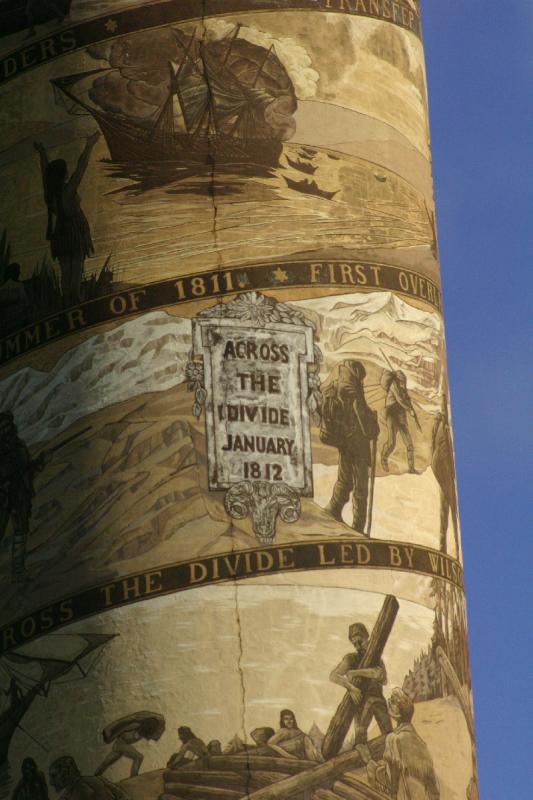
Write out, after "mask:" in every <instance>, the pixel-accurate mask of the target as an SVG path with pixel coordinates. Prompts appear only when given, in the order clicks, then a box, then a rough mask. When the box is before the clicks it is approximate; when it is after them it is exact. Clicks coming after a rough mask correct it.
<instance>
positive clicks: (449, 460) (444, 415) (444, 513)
mask: <svg viewBox="0 0 533 800" xmlns="http://www.w3.org/2000/svg"><path fill="white" fill-rule="evenodd" d="M431 469H432V470H433V474H434V475H435V478H436V479H437V482H438V484H439V490H440V549H441V550H442V552H443V553H446V552H448V550H447V546H446V545H447V542H446V540H447V533H448V521H449V517H450V511H451V515H452V525H453V533H454V537H455V552H456V555H457V557H459V515H458V510H457V493H456V490H455V468H454V461H453V443H452V432H451V429H450V420H449V417H448V401H447V398H446V394H443V396H442V409H441V411H440V412H439V413H438V414H437V416H436V417H435V422H434V423H433V431H432V433H431Z"/></svg>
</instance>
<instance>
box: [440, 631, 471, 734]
mask: <svg viewBox="0 0 533 800" xmlns="http://www.w3.org/2000/svg"><path fill="white" fill-rule="evenodd" d="M437 658H438V659H439V664H440V665H441V667H442V669H443V671H444V674H445V675H446V677H447V678H448V680H449V682H450V683H451V686H452V689H453V693H454V695H455V696H456V697H457V700H458V701H459V705H460V706H461V709H462V712H463V714H464V715H465V720H466V726H467V728H468V733H469V734H470V738H471V739H472V744H474V743H475V740H476V733H475V729H474V715H473V714H472V708H471V707H470V702H469V700H468V698H467V697H466V696H465V692H464V690H463V687H462V685H461V681H460V680H459V676H458V675H457V673H456V671H455V669H454V667H453V664H452V662H451V661H450V659H449V658H448V656H447V655H446V653H445V652H444V650H443V649H442V647H441V646H440V645H439V646H438V647H437Z"/></svg>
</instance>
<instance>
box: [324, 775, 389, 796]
mask: <svg viewBox="0 0 533 800" xmlns="http://www.w3.org/2000/svg"><path fill="white" fill-rule="evenodd" d="M333 789H334V791H336V792H337V794H339V795H340V796H341V797H344V798H345V800H390V799H389V798H388V797H387V795H384V794H383V793H382V792H380V791H378V790H377V789H373V788H372V787H371V786H369V785H368V783H364V781H361V780H359V779H358V778H354V777H353V776H352V775H343V776H342V780H340V781H335V783H334V784H333Z"/></svg>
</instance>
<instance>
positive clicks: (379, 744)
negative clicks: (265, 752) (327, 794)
mask: <svg viewBox="0 0 533 800" xmlns="http://www.w3.org/2000/svg"><path fill="white" fill-rule="evenodd" d="M368 747H369V749H370V754H371V756H372V758H374V759H376V760H378V759H380V758H381V757H382V755H383V749H384V747H385V736H380V737H379V738H378V739H373V740H372V741H370V742H369V743H368ZM308 763H309V762H308ZM362 766H364V765H363V761H362V759H361V756H360V755H359V753H358V752H357V750H351V751H350V752H349V753H343V754H342V755H340V756H336V758H332V759H330V760H329V761H327V762H326V763H325V764H317V765H316V766H314V767H313V768H312V769H307V770H306V771H305V772H301V773H300V774H299V775H291V776H290V777H289V778H285V780H284V781H280V782H279V783H275V784H273V786H266V787H265V788H264V789H259V791H257V792H252V793H251V794H248V795H246V797H243V798H242V800H288V798H290V797H292V795H297V794H300V793H302V792H304V791H306V790H307V789H316V788H319V787H323V786H324V785H326V786H327V785H329V784H330V783H331V782H332V781H333V780H335V778H338V777H339V776H340V775H343V774H344V773H345V772H347V771H349V770H352V769H357V768H358V767H362Z"/></svg>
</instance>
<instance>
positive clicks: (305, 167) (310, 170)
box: [287, 156, 318, 175]
mask: <svg viewBox="0 0 533 800" xmlns="http://www.w3.org/2000/svg"><path fill="white" fill-rule="evenodd" d="M287 162H288V163H289V164H290V166H291V167H294V169H299V170H300V172H307V174H308V175H313V174H314V173H315V172H316V171H317V169H318V167H314V166H313V165H312V164H310V163H309V162H308V161H293V160H292V158H289V156H287Z"/></svg>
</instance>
